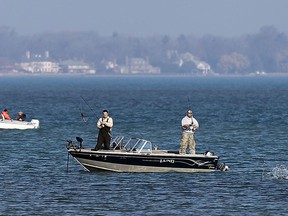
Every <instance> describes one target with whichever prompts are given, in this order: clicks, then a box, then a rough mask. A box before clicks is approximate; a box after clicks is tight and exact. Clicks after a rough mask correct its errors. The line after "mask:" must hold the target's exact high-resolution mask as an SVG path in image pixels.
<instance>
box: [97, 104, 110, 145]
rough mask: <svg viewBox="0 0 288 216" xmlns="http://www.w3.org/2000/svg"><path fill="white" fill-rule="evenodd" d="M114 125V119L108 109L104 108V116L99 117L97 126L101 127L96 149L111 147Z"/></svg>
mask: <svg viewBox="0 0 288 216" xmlns="http://www.w3.org/2000/svg"><path fill="white" fill-rule="evenodd" d="M112 127H113V119H112V118H111V117H110V116H109V112H108V110H103V117H102V118H99V120H98V122H97V128H98V129H99V132H98V139H97V144H96V146H95V148H94V150H95V151H98V150H99V149H105V150H109V149H110V141H111V129H112ZM103 145H104V146H103Z"/></svg>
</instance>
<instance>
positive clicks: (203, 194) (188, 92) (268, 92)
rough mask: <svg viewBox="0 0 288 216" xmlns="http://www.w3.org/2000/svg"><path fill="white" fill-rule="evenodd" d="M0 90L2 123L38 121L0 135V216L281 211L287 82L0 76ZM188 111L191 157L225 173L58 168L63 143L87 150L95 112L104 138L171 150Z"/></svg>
mask: <svg viewBox="0 0 288 216" xmlns="http://www.w3.org/2000/svg"><path fill="white" fill-rule="evenodd" d="M0 92H1V95H0V101H1V106H2V108H4V107H7V108H8V109H9V110H10V115H12V117H14V118H15V117H16V114H17V112H18V111H24V112H26V113H27V118H30V119H31V118H37V119H39V120H40V124H41V128H40V129H39V130H26V131H19V130H8V131H7V130H0V136H1V141H0V143H1V150H2V151H1V154H0V155H1V156H0V158H1V166H0V171H1V172H0V178H1V185H0V186H1V193H0V200H1V201H0V204H1V205H0V214H1V215H124V214H125V215H134V214H138V215H176V214H181V215H198V214H204V215H287V213H288V210H286V208H285V207H286V206H287V201H288V196H287V195H288V181H287V158H288V157H287V144H288V142H287V133H286V131H287V125H288V78H287V77H281V78H279V77H245V78H219V77H218V78H217V77H216V78H208V77H204V78H200V77H199V78H195V77H156V78H152V77H146V78H144V77H132V78H129V77H37V76H35V77H1V78H0ZM81 97H83V98H84V100H85V101H86V102H87V103H85V102H84V101H83V99H82V98H81ZM87 104H88V105H89V106H88V105H87ZM189 107H192V108H193V112H194V115H195V117H196V118H197V120H198V121H199V123H200V130H199V131H198V132H197V134H196V139H197V147H196V149H197V151H198V152H205V151H206V150H211V151H213V152H215V154H217V155H220V156H221V160H222V161H223V162H225V163H226V164H228V166H229V167H230V171H228V172H215V173H192V174H191V173H145V174H141V173H136V174H135V173H109V172H99V173H88V172H85V171H83V168H82V167H81V166H80V165H79V164H77V163H76V162H75V161H74V160H72V158H70V159H69V161H68V157H67V152H66V148H65V145H66V140H67V139H75V137H76V136H81V137H82V138H83V139H84V146H86V147H94V145H95V141H96V136H97V129H96V127H95V122H96V119H97V117H99V116H100V115H101V110H102V109H108V110H109V111H110V115H111V117H113V120H114V124H115V126H114V128H113V136H116V135H125V136H138V137H143V138H145V139H149V140H150V141H151V142H152V143H153V144H156V145H158V148H162V149H171V150H177V149H178V148H179V140H180V136H181V131H180V121H181V118H182V117H183V115H185V111H186V109H187V108H189ZM91 109H92V110H91ZM81 112H82V113H83V114H84V115H85V116H87V118H88V121H87V122H83V121H82V119H81V117H80V113H81ZM95 113H96V115H97V117H95ZM67 168H68V170H67Z"/></svg>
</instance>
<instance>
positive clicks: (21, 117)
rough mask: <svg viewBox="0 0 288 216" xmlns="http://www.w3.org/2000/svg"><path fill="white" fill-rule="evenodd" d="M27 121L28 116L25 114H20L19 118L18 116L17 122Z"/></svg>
mask: <svg viewBox="0 0 288 216" xmlns="http://www.w3.org/2000/svg"><path fill="white" fill-rule="evenodd" d="M25 119H26V114H25V113H23V112H19V113H18V116H17V120H18V121H25Z"/></svg>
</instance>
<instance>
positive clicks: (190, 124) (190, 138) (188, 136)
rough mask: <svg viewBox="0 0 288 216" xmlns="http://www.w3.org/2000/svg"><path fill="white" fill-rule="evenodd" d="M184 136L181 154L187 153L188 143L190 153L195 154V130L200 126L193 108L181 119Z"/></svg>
mask: <svg viewBox="0 0 288 216" xmlns="http://www.w3.org/2000/svg"><path fill="white" fill-rule="evenodd" d="M181 126H182V137H181V143H180V149H179V154H186V149H187V145H188V146H189V153H190V154H195V146H196V142H195V137H194V132H195V131H196V130H197V129H198V128H199V123H198V121H197V120H196V119H195V118H194V117H193V112H192V110H191V109H189V110H187V113H186V116H185V117H184V118H183V119H182V121H181Z"/></svg>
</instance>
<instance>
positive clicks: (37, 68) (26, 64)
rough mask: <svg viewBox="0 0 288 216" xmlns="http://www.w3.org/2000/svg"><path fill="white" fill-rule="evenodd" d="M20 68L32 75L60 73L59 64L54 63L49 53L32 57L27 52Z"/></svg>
mask: <svg viewBox="0 0 288 216" xmlns="http://www.w3.org/2000/svg"><path fill="white" fill-rule="evenodd" d="M19 67H20V68H21V70H24V71H25V72H30V73H58V72H59V71H60V67H59V63H57V62H54V61H52V59H51V58H50V56H49V52H48V51H46V52H45V54H44V55H42V54H35V55H31V53H30V51H27V52H26V55H25V59H24V61H23V62H21V63H20V64H19Z"/></svg>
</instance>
